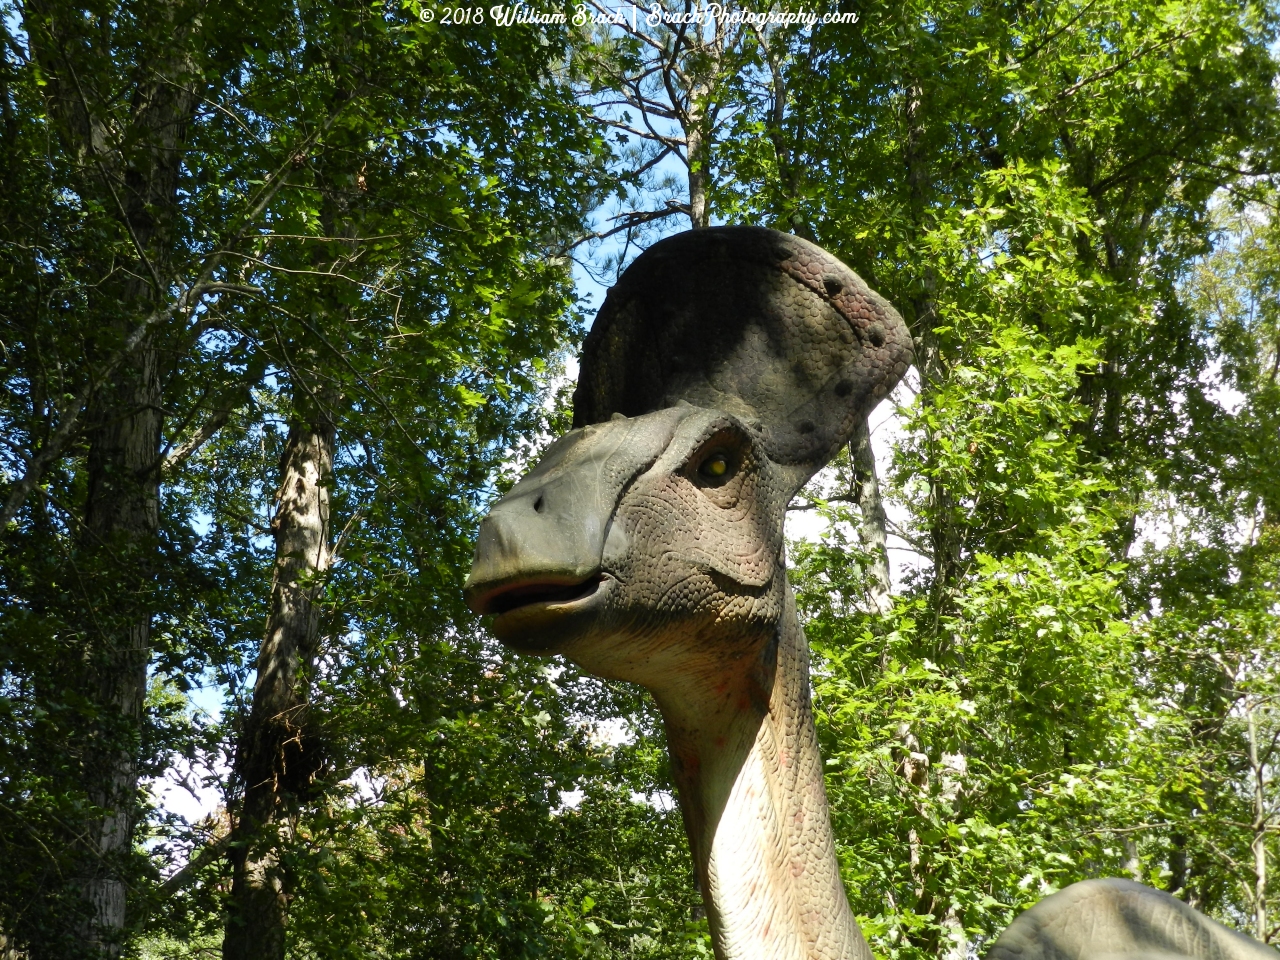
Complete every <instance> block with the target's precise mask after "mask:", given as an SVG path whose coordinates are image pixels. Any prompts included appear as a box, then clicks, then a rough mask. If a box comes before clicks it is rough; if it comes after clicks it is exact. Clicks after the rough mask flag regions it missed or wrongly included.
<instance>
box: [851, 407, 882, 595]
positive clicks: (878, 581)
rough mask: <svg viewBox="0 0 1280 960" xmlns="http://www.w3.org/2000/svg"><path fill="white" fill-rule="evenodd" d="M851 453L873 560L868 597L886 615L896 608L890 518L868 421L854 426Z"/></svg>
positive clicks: (863, 534) (865, 541)
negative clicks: (890, 560) (894, 605)
mask: <svg viewBox="0 0 1280 960" xmlns="http://www.w3.org/2000/svg"><path fill="white" fill-rule="evenodd" d="M849 453H850V459H851V460H852V461H853V486H854V489H853V491H852V492H853V494H854V497H855V498H856V499H857V501H858V510H859V512H860V513H861V515H862V519H861V521H860V522H859V524H858V537H859V539H860V540H861V541H862V548H863V550H864V551H865V552H866V553H867V555H868V557H869V558H870V560H871V565H870V568H869V569H870V573H871V580H870V583H869V585H868V590H867V593H868V599H869V601H870V603H871V608H872V609H873V610H874V611H875V612H876V613H878V614H880V615H881V616H884V615H885V614H888V613H889V612H890V611H891V610H893V596H892V594H891V588H892V586H893V584H892V581H891V579H890V573H889V548H888V543H889V535H888V525H889V519H888V516H887V515H886V514H885V511H884V499H883V498H882V497H881V495H880V478H879V477H878V476H877V475H876V458H875V454H874V452H873V451H872V449H871V431H870V425H869V424H868V423H867V421H866V420H863V421H862V422H861V423H859V424H858V425H857V426H856V427H855V428H854V434H853V439H851V440H850V441H849Z"/></svg>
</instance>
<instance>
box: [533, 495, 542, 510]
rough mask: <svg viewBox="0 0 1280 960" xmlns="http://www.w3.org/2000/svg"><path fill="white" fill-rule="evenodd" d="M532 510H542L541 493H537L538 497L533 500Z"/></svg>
mask: <svg viewBox="0 0 1280 960" xmlns="http://www.w3.org/2000/svg"><path fill="white" fill-rule="evenodd" d="M533 512H534V513H541V512H542V494H538V499H536V500H534V501H533Z"/></svg>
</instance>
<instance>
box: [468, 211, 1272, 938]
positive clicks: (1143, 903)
mask: <svg viewBox="0 0 1280 960" xmlns="http://www.w3.org/2000/svg"><path fill="white" fill-rule="evenodd" d="M911 356H912V347H911V340H910V336H909V334H908V332H907V328H906V325H905V324H904V323H903V322H902V319H901V317H899V316H898V314H897V313H896V312H895V311H894V309H893V308H892V307H891V306H890V305H889V304H888V303H887V302H886V301H884V300H883V299H882V298H880V297H879V296H878V295H876V294H875V293H874V292H872V291H871V290H870V289H868V288H867V286H866V285H865V284H864V283H863V282H862V280H861V279H860V278H859V277H858V276H857V275H856V274H855V273H854V272H853V271H851V270H850V269H849V268H848V267H846V266H845V265H844V264H842V263H841V262H840V261H838V260H836V259H835V258H834V257H832V256H831V255H829V254H828V253H826V252H825V251H823V250H821V249H820V248H818V247H816V246H814V245H813V244H811V243H808V242H806V241H804V240H800V239H797V238H796V237H792V236H788V235H786V234H782V233H777V232H775V231H772V230H765V229H761V228H754V227H722V228H714V229H704V230H699V231H694V232H690V233H685V234H681V235H678V236H674V237H670V238H668V239H666V240H663V241H661V242H659V243H657V244H655V245H654V246H653V247H651V248H650V249H649V250H648V251H646V252H645V253H644V254H643V255H641V256H640V257H639V258H637V259H636V261H635V262H634V263H633V264H632V265H631V267H629V268H628V269H627V271H626V272H625V273H624V275H623V276H622V277H621V279H620V280H619V282H618V284H617V286H616V287H614V288H613V289H612V290H611V291H610V293H609V296H608V298H607V299H606V301H605V304H604V306H603V307H602V308H601V310H600V314H599V316H598V318H597V320H596V322H595V325H594V326H593V327H592V330H591V333H590V335H589V336H588V337H587V340H586V343H585V345H584V348H583V356H582V364H581V372H580V376H579V381H578V388H577V391H576V392H575V394H574V429H573V430H572V431H571V432H570V433H568V434H566V435H565V436H564V437H562V438H560V439H559V440H557V441H556V442H555V443H553V444H552V445H551V446H550V447H549V448H548V449H547V451H546V453H545V455H544V456H543V457H542V459H541V461H540V462H539V463H538V464H537V466H535V467H534V469H532V470H531V471H530V472H529V473H528V474H527V475H526V476H525V477H524V478H523V479H521V480H520V482H519V483H517V484H516V485H515V487H513V488H512V490H511V491H510V492H509V493H508V494H507V495H506V496H505V497H503V498H502V499H501V500H500V501H499V502H498V503H497V504H496V505H495V506H494V507H493V508H492V510H491V511H490V513H489V516H488V517H487V518H486V519H485V520H484V522H483V524H482V525H481V528H480V534H479V539H478V543H477V547H476V556H475V562H474V564H473V566H472V569H471V574H470V577H469V578H468V581H467V585H466V595H467V599H468V602H469V603H470V605H471V607H472V609H473V610H475V611H476V612H478V613H484V614H491V615H493V621H492V630H493V632H494V634H495V635H496V636H497V637H498V638H499V639H500V640H501V641H502V642H503V643H505V644H507V645H508V646H510V647H512V648H514V649H516V650H518V651H522V652H525V653H530V654H535V655H549V654H562V655H564V656H565V657H567V658H569V659H570V660H572V661H574V662H575V663H577V664H579V665H580V666H581V667H582V668H583V669H585V670H587V671H589V672H591V673H594V674H597V675H599V676H602V677H608V678H614V679H621V680H628V681H633V682H636V683H640V684H643V685H644V686H645V687H647V688H648V689H649V690H650V691H652V693H653V696H654V698H655V700H656V701H657V703H658V706H659V708H660V709H661V711H662V717H663V720H664V723H665V728H666V734H667V742H668V746H669V749H670V753H671V764H672V770H673V774H674V778H675V781H676V786H677V790H678V793H679V801H680V809H681V812H682V814H683V817H684V822H685V828H686V830H687V832H688V835H689V842H690V846H691V848H692V852H693V857H694V861H695V864H696V868H697V873H698V880H699V885H700V889H701V890H702V892H703V896H704V899H705V901H706V907H707V916H708V920H709V923H710V929H711V934H712V940H713V943H714V947H715V954H716V957H717V958H719V960H853V958H857V960H870V957H871V953H870V951H869V949H868V947H867V944H866V941H865V940H864V939H863V936H862V933H861V931H860V930H859V928H858V925H857V922H856V921H855V920H854V917H853V913H852V912H851V911H850V909H849V904H848V900H847V898H846V896H845V891H844V887H843V885H842V883H841V879H840V873H839V868H838V866H837V862H836V855H835V845H834V842H833V839H832V833H831V823H830V818H829V815H828V811H827V799H826V792H825V790H824V787H823V782H822V771H823V765H822V760H821V757H820V756H819V753H818V744H817V738H816V734H815V730H814V724H813V716H812V707H811V703H810V693H809V655H808V647H807V645H806V642H805V639H804V634H803V633H802V632H801V629H800V624H799V621H798V619H797V615H796V605H795V600H794V598H793V597H792V594H791V589H790V587H789V585H788V583H787V576H786V569H785V564H784V557H783V533H782V524H783V515H784V511H785V509H786V506H787V503H788V502H789V501H790V500H791V498H792V496H794V495H795V493H796V491H798V490H799V489H800V487H801V486H802V485H803V484H804V483H805V482H806V481H807V480H808V479H809V478H810V477H811V476H812V475H813V474H814V473H815V472H816V471H817V470H818V469H820V468H821V467H822V466H823V465H824V464H826V463H827V462H828V460H829V459H830V458H831V457H832V456H833V455H834V454H835V453H836V451H837V450H838V449H839V447H840V446H841V444H843V443H845V442H847V440H848V439H849V437H850V435H851V433H852V431H853V429H854V426H855V424H856V423H857V422H858V420H859V418H862V417H864V416H865V415H866V414H867V412H868V411H869V410H870V409H871V408H872V407H873V406H874V405H875V404H876V403H877V402H879V401H880V400H881V399H882V398H883V397H884V396H885V395H886V394H887V393H888V392H889V391H890V390H891V389H892V388H893V386H894V385H895V384H896V383H897V382H898V380H899V379H900V378H901V377H902V375H903V373H904V372H905V371H906V369H907V366H908V364H909V363H910V362H911ZM987 956H988V957H989V958H990V960H1086V958H1093V960H1102V958H1104V957H1105V958H1110V957H1112V956H1115V957H1116V958H1120V957H1123V958H1124V960H1139V958H1141V960H1171V958H1173V957H1188V958H1197V960H1276V956H1275V954H1274V953H1273V952H1272V951H1270V950H1269V949H1267V948H1266V947H1264V946H1262V945H1261V944H1259V943H1257V942H1255V941H1253V940H1250V939H1249V938H1247V937H1243V936H1241V935H1240V934H1237V933H1234V932H1232V931H1230V930H1228V929H1227V928H1226V927H1224V926H1221V925H1220V924H1217V923H1215V922H1214V921H1212V920H1209V919H1208V918H1206V917H1204V916H1202V915H1200V914H1199V913H1196V912H1195V911H1194V910H1192V909H1191V908H1189V907H1187V906H1186V905H1184V904H1182V903H1180V902H1179V901H1177V900H1175V899H1174V898H1173V897H1170V896H1169V895H1167V894H1164V893H1160V892H1157V891H1155V890H1152V889H1150V888H1147V887H1143V886H1141V885H1139V884H1136V883H1132V882H1129V881H1123V880H1091V881H1087V882H1085V883H1080V884H1076V885H1075V886H1072V887H1069V888H1068V889H1066V890H1064V891H1062V892H1060V893H1058V894H1055V895H1054V896H1051V897H1049V898H1047V899H1046V900H1044V901H1043V902H1041V903H1040V904H1037V905H1036V906H1035V907H1033V908H1032V909H1031V910H1028V911H1027V912H1026V913H1024V914H1023V915H1022V916H1020V917H1019V918H1018V919H1017V920H1016V921H1015V922H1014V923H1013V924H1012V926H1010V928H1009V929H1008V930H1007V931H1006V932H1005V933H1004V934H1003V935H1002V936H1001V937H1000V938H999V939H998V940H997V941H996V943H995V944H994V945H993V946H992V947H991V948H990V950H989V952H988V954H987Z"/></svg>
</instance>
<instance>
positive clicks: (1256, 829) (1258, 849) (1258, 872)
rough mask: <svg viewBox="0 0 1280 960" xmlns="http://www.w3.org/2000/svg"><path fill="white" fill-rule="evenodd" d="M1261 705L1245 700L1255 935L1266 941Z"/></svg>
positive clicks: (1264, 779)
mask: <svg viewBox="0 0 1280 960" xmlns="http://www.w3.org/2000/svg"><path fill="white" fill-rule="evenodd" d="M1257 712H1258V705H1257V703H1246V706H1245V713H1246V717H1247V719H1248V729H1249V770H1250V773H1252V775H1253V844H1252V846H1253V936H1254V938H1255V939H1257V940H1258V942H1259V943H1266V942H1267V827H1268V826H1269V822H1268V821H1269V817H1268V816H1267V774H1266V766H1265V764H1264V762H1263V761H1262V760H1260V759H1259V755H1258V718H1257Z"/></svg>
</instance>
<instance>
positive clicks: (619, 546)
mask: <svg viewBox="0 0 1280 960" xmlns="http://www.w3.org/2000/svg"><path fill="white" fill-rule="evenodd" d="M910 358H911V341H910V338H909V335H908V333H907V329H906V326H905V324H904V323H903V322H902V319H901V318H900V317H899V316H898V314H897V313H896V312H895V311H894V310H893V308H892V307H891V306H889V304H888V303H886V302H885V301H884V300H883V299H881V298H880V297H879V296H877V295H876V294H875V293H873V292H872V291H871V290H869V289H868V288H867V286H866V285H865V284H864V283H863V282H862V280H861V279H860V278H859V277H858V276H857V275H856V274H855V273H854V272H853V271H852V270H850V269H849V268H848V267H846V266H845V265H844V264H842V263H840V261H838V260H836V259H835V258H834V257H832V256H831V255H830V254H828V253H826V252H825V251H823V250H821V249H820V248H818V247H816V246H814V245H813V244H811V243H808V242H806V241H804V240H800V239H798V238H796V237H792V236H788V235H786V234H782V233H778V232H776V231H773V230H766V229H762V228H755V227H723V228H714V229H709V230H700V231H695V232H690V233H685V234H681V235H678V236H675V237H671V238H669V239H667V240H663V241H661V242H660V243H658V244H655V245H654V246H653V247H652V248H650V249H649V250H648V251H647V252H645V253H644V254H643V255H642V256H640V257H639V258H638V259H637V260H636V261H635V263H634V264H632V266H631V267H630V268H629V269H628V270H627V271H626V272H625V274H624V275H623V276H622V278H621V279H620V281H619V283H618V285H617V286H616V287H614V288H613V289H612V290H611V291H610V293H609V296H608V298H607V299H606V301H605V304H604V306H603V307H602V308H601V310H600V314H599V316H598V317H597V319H596V322H595V325H594V326H593V327H592V330H591V333H590V335H589V336H588V337H587V340H586V343H585V345H584V349H583V356H582V364H581V373H580V377H579V381H578V388H577V391H576V393H575V394H574V426H575V429H574V430H572V431H571V432H570V433H568V434H567V435H565V436H564V437H562V438H561V439H560V440H558V441H557V442H556V443H554V444H553V445H552V446H551V447H550V448H549V449H548V450H547V452H546V454H545V455H544V456H543V458H542V460H541V461H540V462H539V463H538V465H537V466H536V467H535V468H534V469H533V470H531V471H530V472H529V473H528V475H526V476H525V477H524V478H523V479H522V480H521V481H520V482H519V483H518V484H516V486H515V487H514V488H512V490H511V491H510V493H508V494H507V496H505V497H503V498H502V500H500V501H499V502H498V503H497V504H495V505H494V507H493V508H492V510H491V511H490V514H489V516H488V517H487V518H486V519H485V521H484V522H483V524H482V525H481V529H480V536H479V540H478V543H477V547H476V556H475V562H474V564H473V566H472V569H471V575H470V577H469V578H468V580H467V586H466V594H467V599H468V602H469V603H470V605H471V607H472V609H474V610H475V611H477V612H479V613H486V614H493V615H494V620H493V630H494V633H495V634H496V635H497V636H498V638H499V639H500V640H502V641H503V642H504V643H507V644H508V645H510V646H512V647H514V648H516V649H519V650H523V651H526V652H532V653H544V654H550V653H561V654H564V655H566V656H567V657H569V658H570V659H572V660H574V661H575V662H577V663H578V664H580V665H581V666H582V667H584V668H585V669H587V670H588V671H590V672H592V673H596V674H598V675H601V676H606V677H612V678H617V679H624V680H631V681H635V682H639V683H642V684H644V685H646V686H649V687H651V688H653V689H658V688H660V687H662V686H663V685H664V681H665V680H667V679H669V678H672V677H675V676H680V677H683V678H685V679H687V678H689V677H692V676H699V675H702V674H704V673H706V675H707V676H708V677H711V676H713V675H714V673H715V671H717V670H723V669H724V667H725V666H726V664H727V662H731V661H734V660H747V659H749V658H756V657H757V656H758V654H759V651H760V649H761V645H762V644H764V643H767V642H768V640H769V638H770V637H771V636H773V634H774V633H775V632H776V625H777V622H778V619H779V617H780V616H781V614H782V611H783V607H784V603H785V595H786V573H785V567H784V563H783V536H782V526H783V515H784V511H785V509H786V505H787V503H788V502H789V500H790V499H791V497H792V496H794V494H795V493H796V491H797V490H798V489H799V488H800V487H801V486H803V484H804V483H805V482H806V481H807V480H808V479H809V478H810V477H811V476H812V475H813V474H814V473H815V472H816V471H817V470H818V469H820V468H821V467H822V466H823V465H824V464H825V463H826V462H827V461H828V460H829V459H830V458H831V457H832V456H833V455H834V454H835V452H836V451H837V450H838V449H839V447H840V445H841V444H843V443H844V442H846V441H847V440H848V438H849V436H850V434H851V433H852V431H853V429H854V427H855V425H856V423H857V422H858V419H859V418H861V417H865V416H866V414H867V413H868V411H869V410H870V409H871V407H873V406H874V405H875V404H876V403H877V402H879V400H880V399H882V398H883V397H884V396H885V395H886V394H887V393H888V392H889V391H890V390H891V389H892V388H893V386H894V384H896V383H897V381H898V380H899V378H900V377H901V376H902V374H903V373H904V372H905V370H906V368H907V365H908V363H909V362H910Z"/></svg>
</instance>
